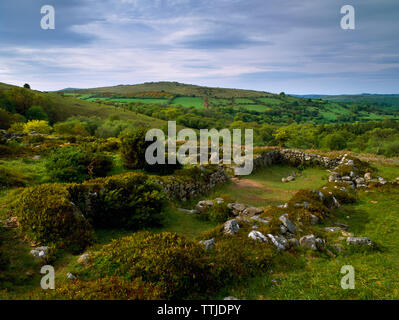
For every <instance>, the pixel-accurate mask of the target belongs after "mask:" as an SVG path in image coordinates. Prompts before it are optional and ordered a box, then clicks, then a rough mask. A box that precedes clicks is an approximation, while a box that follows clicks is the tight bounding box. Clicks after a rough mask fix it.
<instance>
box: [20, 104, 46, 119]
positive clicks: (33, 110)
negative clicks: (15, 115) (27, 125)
mask: <svg viewBox="0 0 399 320" xmlns="http://www.w3.org/2000/svg"><path fill="white" fill-rule="evenodd" d="M25 116H26V119H28V120H45V121H48V115H47V113H46V112H45V111H44V110H43V108H42V107H40V106H32V107H30V108H29V110H28V111H27V112H26V115H25Z"/></svg>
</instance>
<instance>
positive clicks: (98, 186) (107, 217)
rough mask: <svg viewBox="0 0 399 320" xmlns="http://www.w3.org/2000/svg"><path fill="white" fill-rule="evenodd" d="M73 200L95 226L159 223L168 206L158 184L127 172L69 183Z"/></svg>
mask: <svg viewBox="0 0 399 320" xmlns="http://www.w3.org/2000/svg"><path fill="white" fill-rule="evenodd" d="M69 191H70V193H71V196H72V200H73V202H74V203H75V204H77V205H78V206H79V207H80V208H81V210H82V212H83V214H84V215H85V217H87V219H88V220H89V221H90V222H91V223H92V225H93V226H95V227H99V228H124V229H131V230H138V229H142V228H145V227H152V226H158V225H160V223H161V218H162V215H161V214H162V211H163V209H164V206H165V201H164V199H165V198H164V197H165V196H164V194H163V192H162V190H161V187H160V185H159V184H158V183H156V182H155V181H153V180H152V179H151V178H149V177H148V176H146V175H144V174H136V173H127V174H122V175H119V176H112V177H109V178H104V179H95V180H89V181H86V182H85V183H83V184H80V185H71V186H69Z"/></svg>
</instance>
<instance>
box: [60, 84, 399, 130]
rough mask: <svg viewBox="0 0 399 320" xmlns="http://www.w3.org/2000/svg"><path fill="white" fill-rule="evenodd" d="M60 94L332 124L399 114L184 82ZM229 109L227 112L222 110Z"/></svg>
mask: <svg viewBox="0 0 399 320" xmlns="http://www.w3.org/2000/svg"><path fill="white" fill-rule="evenodd" d="M58 93H60V94H62V95H64V96H73V97H77V98H80V99H82V100H86V101H92V102H101V103H103V104H108V105H120V104H125V105H126V104H127V105H132V104H135V105H138V104H142V105H145V104H151V105H156V104H157V105H160V106H162V108H168V107H169V108H173V107H193V108H195V109H199V110H201V109H213V110H219V111H220V110H221V109H223V108H226V107H227V108H232V109H234V110H236V111H235V112H237V111H238V112H241V113H250V114H252V115H253V114H258V115H266V116H267V117H268V119H271V122H274V123H284V122H286V121H292V120H294V121H296V122H317V123H329V122H341V121H344V122H353V121H369V120H383V119H398V118H399V110H398V109H396V108H393V107H391V105H385V104H381V103H379V102H374V101H373V100H366V101H364V100H355V101H353V100H350V101H343V100H340V99H323V98H322V97H320V96H304V97H300V96H291V95H285V94H284V93H280V94H273V93H269V92H266V91H253V90H242V89H228V88H211V87H201V86H197V85H191V84H182V83H178V82H149V83H143V84H137V85H117V86H113V87H101V88H92V89H77V90H73V89H68V90H64V91H59V92H58ZM355 104H356V105H355ZM223 112H225V111H223V110H222V113H223ZM230 113H231V112H230ZM244 118H245V117H244ZM244 121H245V120H244ZM251 121H253V120H251Z"/></svg>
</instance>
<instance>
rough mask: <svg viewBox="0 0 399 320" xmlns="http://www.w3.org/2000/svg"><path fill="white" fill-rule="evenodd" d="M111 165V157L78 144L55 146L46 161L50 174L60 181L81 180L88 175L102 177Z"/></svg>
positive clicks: (88, 176)
mask: <svg viewBox="0 0 399 320" xmlns="http://www.w3.org/2000/svg"><path fill="white" fill-rule="evenodd" d="M112 167H113V160H112V157H110V156H107V155H105V154H102V153H99V152H95V151H93V150H90V149H86V150H85V149H83V148H81V147H78V146H68V147H62V148H57V149H55V150H53V151H52V152H51V154H50V156H49V158H48V160H47V162H46V168H47V170H48V172H49V174H50V176H51V177H52V178H53V179H55V180H57V181H61V182H81V181H83V180H86V179H88V178H90V177H93V178H95V177H103V176H106V175H107V173H108V172H109V171H111V170H112Z"/></svg>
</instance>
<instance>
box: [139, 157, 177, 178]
mask: <svg viewBox="0 0 399 320" xmlns="http://www.w3.org/2000/svg"><path fill="white" fill-rule="evenodd" d="M165 159H166V162H165V164H159V163H155V164H148V163H147V162H146V163H145V167H144V170H145V171H147V172H150V173H156V174H160V175H168V174H172V173H174V172H175V171H176V170H180V169H181V168H182V165H181V164H180V162H178V161H176V164H169V163H168V160H167V159H168V155H167V154H165Z"/></svg>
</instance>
